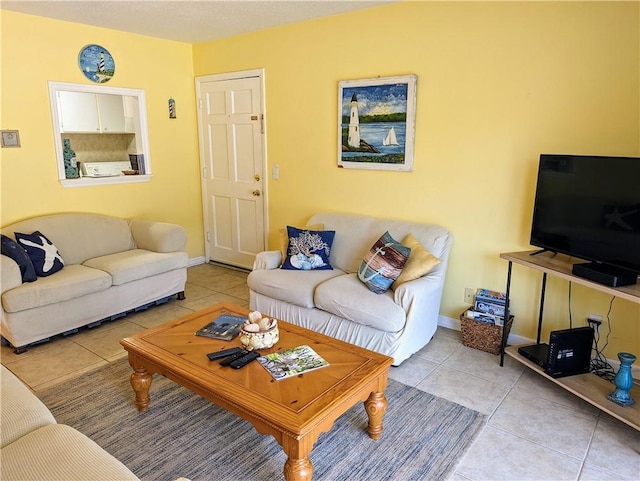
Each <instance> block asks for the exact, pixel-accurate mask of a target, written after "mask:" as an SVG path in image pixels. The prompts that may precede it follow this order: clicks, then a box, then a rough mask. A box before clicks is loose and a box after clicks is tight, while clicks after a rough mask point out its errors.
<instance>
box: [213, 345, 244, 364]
mask: <svg viewBox="0 0 640 481" xmlns="http://www.w3.org/2000/svg"><path fill="white" fill-rule="evenodd" d="M241 351H242V348H240V347H232V348H231V349H223V350H222V351H216V352H210V353H209V354H207V357H208V358H209V361H215V360H216V359H222V358H223V357H227V356H231V355H232V354H238V353H239V352H241Z"/></svg>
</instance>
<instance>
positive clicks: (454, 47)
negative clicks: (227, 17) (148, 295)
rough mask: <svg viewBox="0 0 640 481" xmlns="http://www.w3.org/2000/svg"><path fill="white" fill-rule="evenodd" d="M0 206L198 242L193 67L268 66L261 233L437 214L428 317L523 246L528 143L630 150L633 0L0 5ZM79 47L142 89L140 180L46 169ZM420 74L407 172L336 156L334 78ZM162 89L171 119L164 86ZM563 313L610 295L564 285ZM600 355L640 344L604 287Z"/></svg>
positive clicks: (194, 249) (556, 303)
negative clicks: (117, 18)
mask: <svg viewBox="0 0 640 481" xmlns="http://www.w3.org/2000/svg"><path fill="white" fill-rule="evenodd" d="M0 15H1V16H2V19H1V27H2V31H1V33H0V35H1V37H0V38H1V40H2V59H1V64H0V67H1V77H0V81H1V82H2V83H1V85H0V86H1V88H2V97H1V100H2V102H1V105H0V115H1V117H0V127H1V128H2V129H20V134H21V140H22V145H23V147H22V148H21V149H3V150H2V152H1V155H2V159H1V178H0V180H1V183H2V193H1V200H2V206H1V216H2V217H1V221H2V224H7V223H9V222H13V221H15V220H18V219H21V218H24V217H29V216H32V215H37V214H40V213H45V212H58V211H67V210H85V211H96V212H104V213H107V214H114V215H122V216H128V217H133V216H140V217H145V218H153V219H160V220H166V221H170V222H177V223H180V224H182V225H184V226H185V227H186V228H187V229H188V231H189V247H188V250H189V254H190V256H191V257H196V256H202V255H203V254H204V245H203V242H202V238H203V227H202V220H201V217H202V212H201V198H200V179H199V167H198V152H197V123H196V111H195V102H194V101H193V99H194V88H193V77H194V75H196V76H197V75H210V74H215V73H223V72H232V71H238V70H249V69H255V68H264V69H265V78H266V105H267V155H268V162H269V166H271V165H273V164H279V165H280V180H277V181H271V180H270V182H269V185H268V193H269V201H270V209H269V215H270V223H271V224H270V230H271V237H270V240H271V246H272V247H275V246H276V245H277V242H276V235H277V228H279V227H281V226H283V225H285V224H287V223H298V222H302V221H304V220H306V219H307V218H308V217H309V216H310V215H311V214H312V213H314V212H317V211H320V210H331V211H344V212H358V213H364V214H371V215H377V216H382V217H400V218H405V219H413V220H421V221H428V222H436V223H439V224H442V225H444V226H446V227H447V228H449V229H450V230H451V231H452V232H453V233H454V235H455V237H456V241H455V245H454V249H453V252H452V254H451V260H450V265H449V272H448V277H447V283H446V288H445V294H444V300H443V306H442V310H441V313H442V314H443V315H445V316H448V317H451V318H456V317H457V316H458V314H459V313H460V312H461V311H462V310H463V309H464V307H465V304H464V302H463V293H464V288H465V287H474V288H475V287H488V288H493V289H500V290H503V289H504V285H505V278H506V262H505V261H502V260H500V259H499V258H498V254H499V253H500V252H506V251H513V250H524V249H529V248H530V246H529V245H528V238H529V226H530V222H531V210H532V203H533V196H534V189H535V185H534V183H535V173H536V166H537V159H538V157H539V155H540V153H543V152H550V153H551V152H566V153H576V154H606V155H632V156H638V155H640V118H639V117H640V113H639V108H638V107H639V106H640V98H639V97H640V96H639V88H638V86H639V84H640V76H639V70H640V65H639V62H640V60H639V59H640V55H639V45H640V38H639V26H638V23H639V18H640V12H639V5H638V3H637V2H619V3H614V2H602V3H595V2H584V3H581V2H566V3H562V2H531V3H524V2H518V3H507V2H496V3H488V2H469V3H463V2H402V3H399V4H394V5H391V6H384V7H379V8H374V9H370V10H365V11H361V12H355V13H350V14H345V15H338V16H333V17H329V18H325V19H318V20H313V21H307V22H301V23H297V24H292V25H288V26H284V27H278V28H272V29H267V30H262V31H259V32H254V33H251V34H247V35H242V36H237V37H233V38H228V39H223V40H218V41H212V42H207V43H204V44H198V45H194V46H193V47H192V46H191V45H187V44H182V43H178V42H171V41H164V40H158V39H153V38H149V37H143V36H138V35H132V34H127V33H122V32H117V31H113V30H105V29H97V28H93V27H87V26H83V25H78V24H73V23H67V22H60V21H56V20H48V19H42V18H38V17H33V16H28V15H22V14H16V13H13V12H7V11H0ZM88 43H98V44H101V45H104V46H105V47H106V48H108V49H109V51H110V52H111V54H112V55H114V57H115V60H116V75H115V77H114V78H113V79H112V80H111V81H110V83H109V85H113V86H118V87H132V88H142V89H145V91H146V95H147V104H148V106H147V107H148V109H147V115H148V120H149V130H150V132H149V135H150V142H151V155H152V162H153V172H154V177H153V180H152V181H151V182H150V183H149V184H133V185H121V186H100V187H92V188H89V187H83V188H74V189H64V188H62V187H61V186H60V185H59V183H58V182H57V180H56V179H57V175H56V173H57V172H56V166H55V155H54V147H53V138H52V131H51V118H50V111H49V101H48V93H47V81H48V80H56V81H64V82H76V83H86V82H87V81H86V80H85V79H84V77H83V75H82V74H81V72H80V71H79V70H78V68H77V55H78V52H79V50H80V49H81V48H82V47H83V46H84V45H86V44H88ZM410 73H411V74H416V75H417V76H418V93H417V116H416V142H415V162H414V170H413V172H410V173H399V172H382V171H364V170H346V169H338V168H337V150H338V147H337V128H338V125H337V121H338V115H337V108H338V99H337V92H338V88H337V84H338V81H340V80H347V79H360V78H369V77H376V76H389V75H403V74H410ZM169 97H173V98H174V99H176V101H177V112H178V119H177V120H169V119H168V115H167V99H168V98H169ZM539 280H540V277H539V275H537V274H534V273H532V272H530V271H528V270H526V269H524V268H520V267H515V268H514V284H513V298H512V299H513V307H514V311H515V315H516V323H515V326H514V329H513V330H514V332H515V333H516V334H520V335H522V336H527V337H530V338H531V337H534V336H535V321H534V319H537V297H538V293H539ZM547 292H548V298H547V311H546V312H547V316H546V319H545V326H544V327H545V333H546V332H548V331H549V329H550V328H558V327H567V325H568V324H567V317H568V316H567V312H568V302H567V300H568V286H567V283H566V282H563V281H559V280H557V279H550V281H549V283H548V289H547ZM571 299H572V301H571V307H572V313H573V319H574V325H576V324H581V323H583V322H584V318H585V317H586V315H587V313H589V312H594V313H600V314H602V315H603V316H604V315H606V313H607V310H608V307H609V301H610V298H609V297H607V296H602V295H599V294H594V293H593V291H590V290H587V289H584V288H581V287H580V286H574V288H573V292H572V298H571ZM611 319H612V334H611V337H610V339H609V348H608V350H607V351H606V352H607V355H608V357H611V358H615V353H616V352H617V351H620V350H627V351H630V352H635V353H638V352H640V306H638V305H634V304H632V303H630V302H628V301H623V300H619V299H618V300H616V301H615V302H614V303H613V309H612V311H611Z"/></svg>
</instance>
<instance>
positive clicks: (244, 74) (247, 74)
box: [195, 68, 269, 262]
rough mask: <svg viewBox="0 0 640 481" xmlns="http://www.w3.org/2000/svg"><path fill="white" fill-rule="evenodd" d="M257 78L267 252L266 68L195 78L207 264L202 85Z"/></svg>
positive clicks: (208, 256) (206, 259)
mask: <svg viewBox="0 0 640 481" xmlns="http://www.w3.org/2000/svg"><path fill="white" fill-rule="evenodd" d="M251 77H257V78H258V83H259V84H260V109H261V110H262V113H261V116H262V119H261V121H262V172H263V175H264V177H263V183H262V195H263V206H262V210H263V212H262V216H263V220H264V223H263V225H264V228H263V230H264V231H263V233H262V234H263V237H264V246H265V250H268V248H269V183H268V182H267V181H268V170H267V165H268V162H267V109H266V101H265V78H264V77H265V74H264V68H260V69H252V70H241V71H238V72H227V73H221V74H211V75H201V76H197V77H196V78H195V83H196V107H197V108H196V110H197V111H198V155H199V164H200V189H201V191H200V192H201V195H200V197H201V200H202V217H203V226H204V233H203V234H204V252H205V262H209V261H211V260H212V259H211V255H210V249H209V242H210V241H209V239H207V233H211V232H212V226H210V225H209V207H208V202H207V196H206V178H205V175H204V168H205V165H204V161H205V160H204V152H205V150H204V143H203V135H202V128H203V125H202V105H203V104H202V96H201V88H200V85H201V84H202V83H206V82H217V81H222V80H240V79H245V78H251Z"/></svg>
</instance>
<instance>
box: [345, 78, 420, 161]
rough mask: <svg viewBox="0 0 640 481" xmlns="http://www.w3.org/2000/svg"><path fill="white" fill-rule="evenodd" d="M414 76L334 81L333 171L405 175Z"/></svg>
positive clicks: (412, 118) (411, 132) (412, 116)
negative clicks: (335, 156)
mask: <svg viewBox="0 0 640 481" xmlns="http://www.w3.org/2000/svg"><path fill="white" fill-rule="evenodd" d="M416 84H417V76H416V75H400V76H394V77H378V78H370V79H361V80H343V81H340V82H338V167H340V168H346V169H375V170H390V171H402V172H410V171H412V170H413V156H414V155H413V154H414V140H415V118H416Z"/></svg>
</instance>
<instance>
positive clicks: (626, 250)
mask: <svg viewBox="0 0 640 481" xmlns="http://www.w3.org/2000/svg"><path fill="white" fill-rule="evenodd" d="M530 242H531V245H534V246H537V247H541V248H542V249H543V250H542V251H540V252H544V251H552V252H558V253H562V254H567V255H570V256H573V257H577V258H580V259H584V260H586V261H591V262H590V263H589V264H581V263H579V264H576V266H577V269H576V267H574V271H573V273H574V274H576V275H583V274H585V272H586V274H585V275H583V277H588V278H590V279H592V280H594V281H596V282H601V283H604V284H608V285H613V286H616V287H617V286H620V285H626V284H635V283H636V282H637V277H638V274H640V158H636V157H602V156H585V155H557V154H542V155H541V156H540V165H539V168H538V182H537V187H536V197H535V203H534V208H533V222H532V226H531V241H530Z"/></svg>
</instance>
